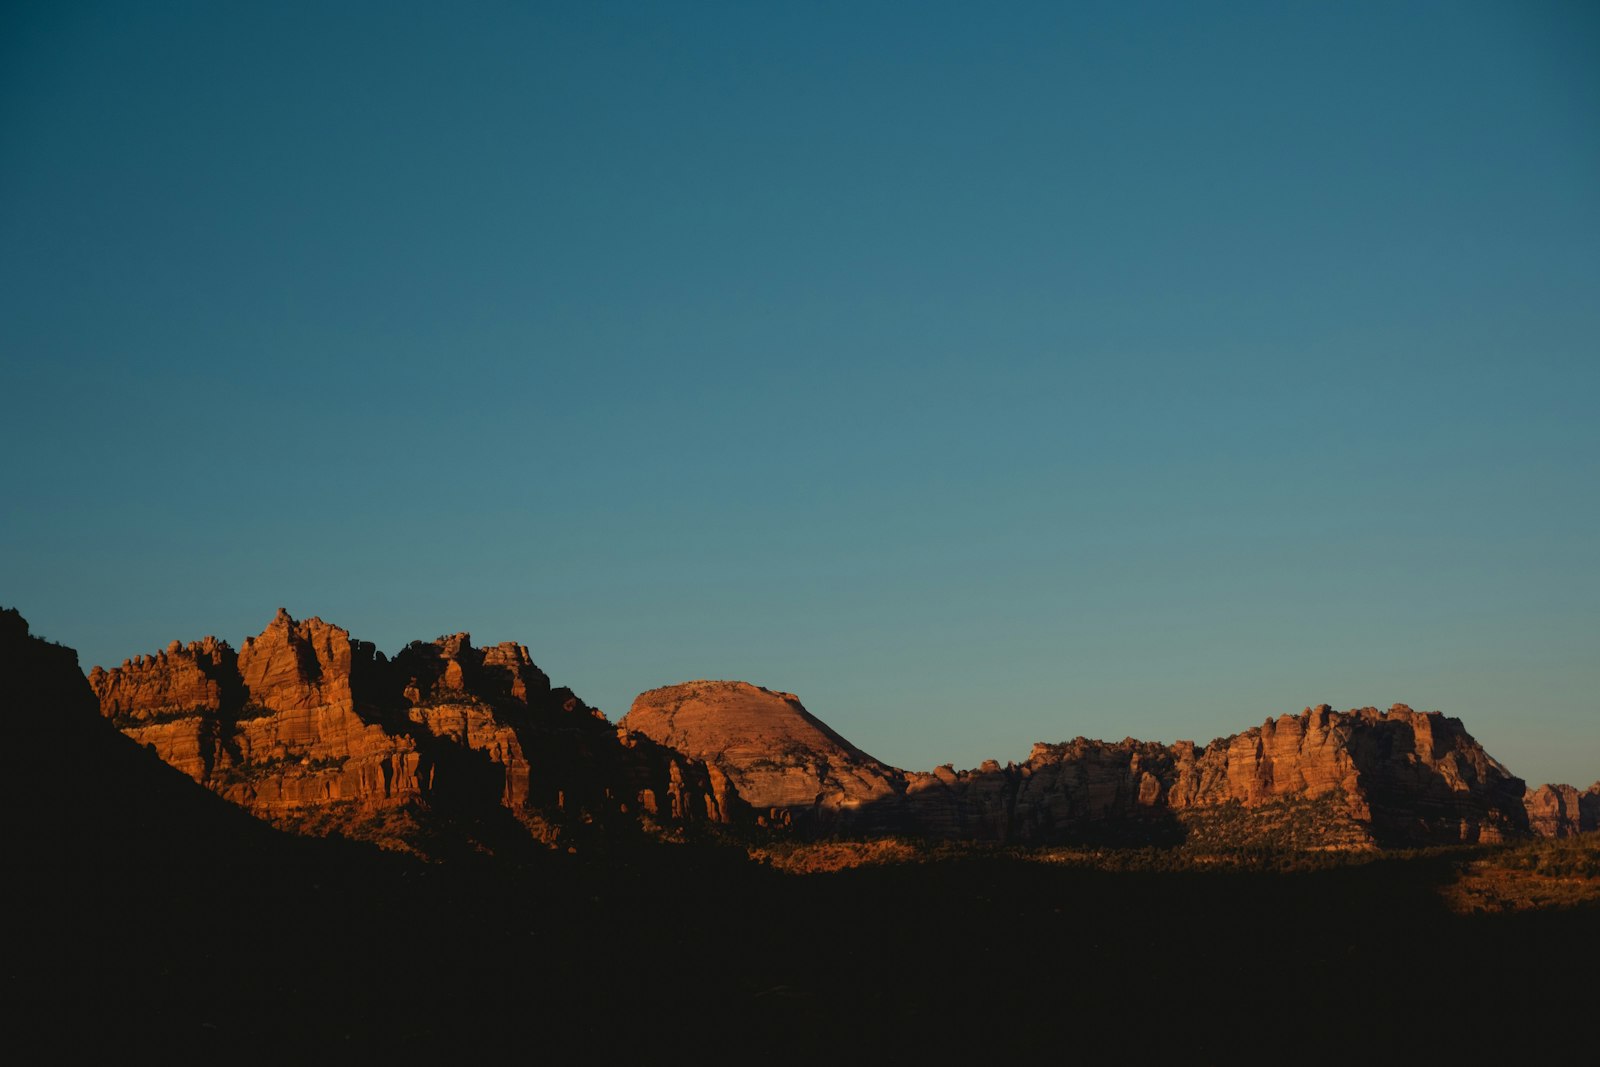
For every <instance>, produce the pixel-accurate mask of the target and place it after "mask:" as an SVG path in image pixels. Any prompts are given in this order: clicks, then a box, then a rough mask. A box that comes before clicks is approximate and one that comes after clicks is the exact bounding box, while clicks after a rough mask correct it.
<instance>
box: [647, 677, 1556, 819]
mask: <svg viewBox="0 0 1600 1067" xmlns="http://www.w3.org/2000/svg"><path fill="white" fill-rule="evenodd" d="M622 722H623V726H624V727H625V728H627V729H629V730H631V731H635V732H637V733H642V734H645V735H647V736H650V737H654V738H655V739H656V740H657V741H660V742H661V743H662V744H665V745H668V746H671V747H673V748H676V749H677V750H679V751H681V752H683V753H684V754H685V755H687V756H691V757H694V758H696V759H701V760H704V761H706V763H707V764H708V765H709V766H713V767H719V768H721V770H722V771H723V773H725V774H726V775H727V776H728V777H729V778H730V779H732V780H733V781H734V782H735V783H736V785H737V786H738V789H739V792H740V795H741V796H742V797H744V798H745V799H746V800H747V801H748V802H749V803H750V804H751V805H752V806H753V807H755V808H756V809H758V810H765V811H766V812H767V813H768V817H769V818H772V819H781V820H785V821H788V822H789V823H791V824H797V825H800V826H802V827H805V828H808V829H810V830H811V831H813V832H819V831H820V832H846V833H867V834H872V833H885V832H887V833H900V834H909V835H915V836H924V837H933V838H941V839H951V840H975V841H994V842H1016V843H1027V844H1044V843H1074V842H1089V843H1107V844H1176V843H1179V842H1189V843H1192V844H1200V845H1207V844H1209V845H1215V846H1218V847H1234V846H1259V845H1273V846H1278V847H1285V848H1296V849H1306V848H1311V849H1321V848H1340V849H1343V848H1370V847H1374V846H1379V847H1388V846H1400V845H1425V844H1445V843H1461V842H1492V841H1499V840H1503V839H1506V838H1510V837H1517V836H1524V835H1527V834H1528V833H1530V832H1533V833H1556V832H1562V831H1560V829H1559V828H1560V827H1572V828H1574V832H1575V830H1576V828H1580V827H1581V826H1586V825H1587V824H1583V823H1582V822H1581V815H1580V814H1578V813H1579V812H1580V808H1581V804H1580V801H1579V800H1578V799H1577V794H1576V793H1575V791H1572V790H1570V787H1568V791H1567V792H1566V793H1561V792H1559V791H1558V792H1555V793H1553V794H1548V795H1547V792H1546V791H1540V793H1538V794H1537V797H1538V798H1540V799H1539V800H1538V802H1537V803H1538V804H1542V805H1544V806H1543V807H1540V808H1539V809H1538V810H1539V811H1540V812H1546V811H1548V812H1549V814H1548V815H1541V816H1539V817H1536V818H1534V819H1533V820H1532V821H1531V822H1530V812H1531V811H1533V810H1534V807H1535V806H1536V805H1535V803H1534V801H1533V800H1531V799H1530V800H1529V801H1527V802H1525V800H1524V794H1525V786H1524V783H1523V782H1522V780H1521V779H1518V778H1516V777H1514V776H1513V775H1511V774H1510V773H1509V772H1508V771H1507V770H1506V769H1505V768H1504V767H1503V766H1501V765H1500V764H1499V763H1498V762H1497V761H1495V760H1494V759H1493V758H1492V757H1491V756H1489V754H1488V753H1486V752H1485V751H1484V750H1483V748H1482V746H1480V745H1479V744H1478V743H1477V742H1476V741H1475V740H1473V738H1472V737H1471V735H1469V734H1468V733H1467V732H1466V730H1465V729H1464V728H1463V727H1462V725H1461V723H1460V721H1459V720H1457V719H1451V718H1447V717H1446V716H1444V715H1441V714H1439V713H1438V712H1417V711H1413V710H1412V709H1411V708H1408V707H1406V706H1404V705H1396V706H1394V707H1392V708H1390V709H1388V710H1387V711H1379V710H1377V709H1375V708H1361V709H1357V710H1354V711H1348V712H1339V711H1334V710H1333V709H1331V708H1329V707H1327V706H1326V705H1321V706H1318V707H1316V708H1307V709H1306V710H1305V711H1303V712H1302V713H1301V714H1299V715H1284V716H1280V717H1279V718H1277V719H1269V720H1267V721H1266V722H1264V723H1263V724H1262V725H1260V726H1258V727H1252V728H1251V729H1249V730H1246V731H1244V732H1243V733H1240V734H1237V735H1234V736H1232V737H1225V738H1221V739H1219V740H1216V741H1213V742H1211V743H1210V744H1208V745H1205V746H1199V745H1196V744H1194V743H1193V742H1188V741H1180V742H1178V743H1177V744H1174V745H1161V744H1156V743H1152V742H1143V741H1136V740H1134V739H1132V738H1129V739H1126V740H1123V741H1119V742H1114V743H1111V742H1103V741H1091V740H1087V739H1085V738H1077V739H1076V740H1073V741H1069V742H1066V743H1064V744H1038V745H1035V746H1034V748H1033V751H1032V752H1031V753H1029V755H1028V757H1027V759H1025V760H1024V761H1022V762H1021V763H1008V764H1006V765H1004V766H1002V765H1000V764H999V763H998V762H994V761H990V762H986V763H985V764H983V765H982V766H981V767H979V768H977V769H975V770H965V771H957V770H956V769H955V768H954V767H951V766H943V767H939V768H936V769H935V770H933V771H930V772H909V771H903V770H900V769H898V768H894V767H890V766H888V765H887V764H885V763H883V762H882V761H880V760H877V759H874V758H873V757H871V756H869V755H867V754H866V753H865V752H862V751H861V750H860V749H859V748H857V747H855V746H854V745H851V744H850V743H849V742H848V741H846V740H844V739H843V738H841V737H840V736H839V735H838V734H836V733H834V732H833V731H832V730H829V729H828V728H827V727H826V726H824V725H823V724H822V723H821V722H820V721H819V720H817V719H816V717H815V716H813V715H811V714H810V713H809V712H808V711H806V709H805V708H804V707H803V706H802V705H801V704H800V702H799V701H798V700H797V699H796V698H795V697H794V696H793V695H791V694H787V693H775V692H771V691H768V690H765V689H759V688H757V687H755V686H751V685H748V684H746V683H743V682H706V681H701V682H690V683H686V684H684V685H678V686H669V687H666V688H663V689H656V690H652V691H650V692H648V693H645V694H643V695H641V696H640V697H639V698H638V700H637V701H635V703H634V705H633V708H632V709H631V710H630V711H629V713H628V715H627V716H626V717H625V718H624V719H623V720H622ZM1549 788H1550V787H1547V790H1548V789H1549ZM1569 794H1570V795H1569ZM1587 795H1588V794H1585V796H1587ZM1528 796H1529V797H1530V798H1533V797H1535V796H1536V795H1535V794H1528ZM1568 812H1571V813H1574V814H1572V815H1568V814H1566V813H1568Z"/></svg>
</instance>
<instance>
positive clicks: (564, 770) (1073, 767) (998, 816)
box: [8, 610, 1600, 850]
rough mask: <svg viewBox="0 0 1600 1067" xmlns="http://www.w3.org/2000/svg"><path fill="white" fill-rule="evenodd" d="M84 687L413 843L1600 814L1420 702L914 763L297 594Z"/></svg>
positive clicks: (143, 738)
mask: <svg viewBox="0 0 1600 1067" xmlns="http://www.w3.org/2000/svg"><path fill="white" fill-rule="evenodd" d="M12 614H13V615H14V613H12ZM8 618H9V616H8ZM17 618H18V620H19V621H20V617H17ZM22 625H23V630H24V632H25V630H26V627H25V624H22ZM29 647H32V646H29ZM65 651H66V652H67V653H70V650H65ZM39 655H42V656H43V659H42V660H40V662H45V661H48V660H49V656H48V655H44V654H43V653H40V654H39ZM36 658H37V657H36ZM63 662H65V660H63ZM72 662H73V663H74V664H75V662H76V661H75V659H74V660H73V661H72ZM41 669H42V668H41ZM74 671H75V667H74ZM56 673H60V671H59V670H58V671H57V672H56ZM78 677H79V678H81V677H82V676H81V675H78ZM69 688H70V687H69ZM85 690H87V692H88V693H89V694H92V700H93V701H94V702H96V703H97V706H98V711H99V714H100V715H101V716H102V717H104V718H105V719H107V720H109V721H110V722H111V723H113V724H115V725H116V726H117V727H118V728H119V729H120V730H121V731H122V732H123V733H124V734H126V735H127V736H128V737H129V738H131V739H133V740H134V741H135V742H137V743H138V744H139V745H142V746H144V747H145V748H147V749H149V750H151V751H153V752H155V753H156V754H157V755H159V756H160V758H161V759H162V760H164V761H166V762H167V763H168V764H170V765H172V766H173V767H175V768H178V769H179V770H181V771H182V772H183V773H184V774H185V775H187V776H188V777H189V778H191V779H192V780H193V781H195V782H198V783H200V784H201V785H203V786H205V787H206V788H207V789H209V790H211V791H212V792H214V793H217V794H220V795H222V796H224V797H226V798H228V799H229V800H232V801H234V802H235V803H236V804H238V805H240V806H242V807H244V808H246V809H248V810H250V811H251V812H254V813H255V814H257V815H259V816H261V817H263V818H265V819H267V820H268V821H271V822H273V823H275V824H276V825H278V826H280V827H286V828H290V829H295V830H297V831H301V832H310V833H319V834H327V833H332V832H335V831H337V832H338V833H341V834H344V835H346V836H352V837H364V838H367V839H369V840H376V841H379V842H380V843H384V844H391V845H399V846H402V847H417V848H421V847H422V846H419V845H418V844H417V842H418V841H419V840H421V839H422V838H424V837H426V836H427V835H428V834H429V833H434V834H435V837H436V838H438V837H439V833H438V832H437V830H438V828H437V826H433V829H432V830H430V829H429V826H430V825H432V824H429V825H423V824H424V823H427V821H428V820H429V819H436V818H437V819H444V818H448V819H453V820H455V822H454V823H453V824H452V825H453V826H455V827H457V828H459V826H461V825H467V824H470V825H471V826H474V827H480V828H481V827H483V826H489V825H491V824H492V825H499V824H500V823H502V822H503V823H506V825H508V826H512V827H514V828H515V830H516V834H517V835H520V839H521V840H523V841H526V840H528V838H529V837H530V836H531V838H532V839H534V840H537V841H541V842H544V843H547V844H557V843H559V844H564V845H571V844H574V843H578V842H582V841H590V842H595V841H603V840H611V839H615V838H616V836H617V835H618V834H623V835H626V834H637V833H641V832H644V833H649V834H657V835H661V834H665V835H669V836H672V835H679V834H681V832H682V831H684V830H685V829H687V828H688V827H690V826H691V825H693V824H702V825H707V826H728V825H733V826H743V827H750V828H752V829H753V830H754V831H756V832H758V833H766V832H774V833H779V834H784V835H791V836H794V837H800V838H805V837H816V836H824V835H831V834H848V835H854V836H866V837H875V836H884V835H906V836H918V837H925V838H933V839H944V840H963V841H981V842H1005V843H1019V844H1053V843H1065V844H1077V843H1083V844H1104V845H1176V844H1180V843H1185V844H1188V845H1192V846H1198V847H1201V848H1212V847H1214V848H1225V849H1226V848H1241V847H1248V848H1258V847H1271V848H1279V849H1290V850H1306V849H1365V848H1374V847H1378V848H1385V847H1403V846H1415V845H1431V844H1451V843H1472V842H1493V841H1499V840H1504V839H1508V838H1516V837H1521V836H1528V835H1544V836H1565V835H1570V834H1575V833H1581V832H1585V831H1590V830H1595V829H1597V828H1600V783H1596V784H1595V785H1594V786H1592V787H1590V788H1589V789H1588V790H1587V791H1584V792H1581V793H1580V792H1579V791H1578V790H1576V789H1575V788H1573V787H1571V786H1555V785H1551V786H1543V787H1541V788H1539V789H1537V790H1529V789H1527V787H1526V785H1525V783H1524V782H1523V781H1522V780H1521V779H1519V778H1516V777H1514V776H1513V775H1511V774H1510V772H1508V771H1507V770H1506V768H1504V767H1503V766H1501V765H1500V764H1499V763H1498V762H1496V761H1495V760H1494V759H1493V758H1492V757H1490V756H1489V755H1488V753H1486V752H1485V751H1484V750H1483V748H1482V746H1480V745H1479V744H1478V743H1477V742H1476V741H1475V740H1473V738H1472V737H1471V735H1470V734H1468V733H1467V731H1466V730H1465V728H1464V727H1463V726H1462V724H1461V723H1460V721H1459V720H1457V719H1452V718H1448V717H1446V716H1444V715H1442V714H1440V713H1438V712H1418V711H1413V710H1412V709H1411V708H1409V707H1406V706H1405V705H1398V704H1397V705H1395V706H1394V707H1391V708H1389V709H1388V710H1385V711H1380V710H1378V709H1375V708H1359V709H1355V710H1352V711H1346V712H1340V711H1334V710H1333V709H1331V708H1329V707H1328V706H1327V705H1319V706H1317V707H1315V708H1307V709H1306V710H1305V711H1303V712H1301V713H1300V714H1299V715H1283V716H1279V717H1277V718H1275V719H1268V720H1267V721H1265V722H1263V723H1262V724H1261V725H1260V726H1256V727H1252V728H1250V729H1248V730H1245V731H1244V732H1243V733H1240V734H1236V735H1233V736H1229V737H1224V738H1220V739H1218V740H1215V741H1212V742H1210V743H1209V744H1206V745H1203V746H1202V745H1197V744H1195V743H1193V742H1190V741H1179V742H1177V743H1175V744H1171V745H1165V744H1158V743H1155V742H1147V741H1137V740H1134V739H1133V738H1127V739H1124V740H1122V741H1117V742H1105V741H1093V740H1088V739H1086V738H1081V737H1080V738H1076V739H1074V740H1072V741H1068V742H1063V743H1057V744H1037V745H1035V746H1034V747H1033V750H1032V751H1031V752H1030V753H1029V754H1028V756H1027V758H1026V759H1024V760H1023V761H1022V762H1020V763H1007V764H1005V765H1001V764H1000V763H998V762H995V761H988V762H986V763H984V764H983V765H982V766H980V767H978V768H976V769H972V770H956V769H955V768H954V767H952V766H949V765H946V766H942V767H938V768H935V769H933V770H931V771H905V770H902V769H900V768H896V767H892V766H889V765H888V764H885V763H883V762H882V761H881V760H878V759H875V758H873V757H872V756H871V755H869V754H867V753H866V752H863V751H862V750H861V749H860V748H858V747H856V746H855V745H853V744H851V743H850V742H849V741H848V740H846V739H845V738H844V737H842V736H840V735H839V734H838V733H837V732H836V731H834V730H832V729H831V728H829V727H828V726H827V725H826V724H825V723H823V722H822V721H821V720H820V719H818V718H817V717H816V716H814V715H812V714H811V713H810V712H809V711H807V710H806V708H805V707H804V705H802V704H801V702H800V700H799V698H797V697H796V696H794V695H793V694H790V693H781V692H774V691H772V690H768V689H763V688H760V687H758V686H754V685H750V684H748V683H745V682H734V681H699V682H689V683H684V684H682V685H674V686H667V687H664V688H661V689H654V690H651V691H649V692H647V693H644V694H641V695H640V696H639V698H638V699H637V700H636V701H635V702H634V704H633V707H632V709H631V710H630V711H629V713H628V714H627V716H626V717H624V718H623V720H622V721H621V722H620V723H619V724H617V725H615V726H613V725H612V724H611V723H610V722H608V721H607V720H606V718H605V717H604V716H603V715H602V714H601V713H599V712H598V711H595V710H594V709H592V708H590V707H589V706H588V705H587V704H585V703H584V702H583V701H582V700H581V699H579V698H578V697H577V696H576V695H575V694H573V693H572V692H571V691H570V690H568V689H561V688H555V687H552V685H551V684H550V679H549V678H548V676H547V675H546V674H545V673H544V672H543V671H541V670H540V669H539V668H538V667H537V666H536V665H535V664H534V662H533V660H532V658H531V657H530V656H529V654H528V650H527V649H526V648H525V647H523V646H522V645H519V644H514V643H503V644H498V645H494V646H492V647H488V648H477V647H475V646H474V645H473V644H472V641H471V638H470V636H469V635H468V634H465V633H458V634H451V635H447V636H443V637H440V638H438V639H436V640H433V641H414V642H412V643H411V644H409V645H407V646H406V647H405V648H403V649H401V650H400V651H399V652H397V653H396V654H395V656H394V657H393V659H389V658H387V657H385V656H384V654H383V653H381V652H379V651H377V650H376V649H375V648H374V647H373V646H372V645H371V644H369V643H367V642H364V641H359V640H356V639H354V638H352V637H351V635H350V634H349V633H348V632H347V631H345V630H343V629H341V628H340V627H338V626H334V625H332V624H329V623H326V622H323V621H322V620H321V619H317V618H311V619H306V620H303V621H299V620H296V619H293V618H291V617H290V616H289V615H288V613H287V612H285V611H282V610H280V611H279V612H278V614H277V616H276V617H275V618H273V620H272V621H271V623H269V624H268V626H267V627H266V629H265V630H263V631H262V632H261V634H259V635H258V636H256V637H252V638H249V639H247V640H246V641H245V642H244V644H243V647H242V648H240V649H239V650H238V651H237V652H236V651H235V650H234V649H232V648H231V647H229V645H228V644H227V643H226V642H223V641H219V640H217V639H215V638H211V637H207V638H204V639H202V640H200V641H196V642H193V643H190V644H187V645H185V644H182V643H180V642H176V641H175V642H173V643H171V644H170V645H168V646H167V647H166V648H165V649H164V650H162V651H160V652H157V653H155V654H153V655H142V656H138V657H135V658H133V659H131V660H126V661H124V662H123V663H122V665H121V666H119V667H116V668H114V669H112V670H104V669H102V668H100V667H96V668H94V670H92V671H91V672H90V674H89V676H88V685H87V687H83V686H81V685H80V686H78V688H77V692H78V694H79V697H78V698H79V699H80V700H81V699H82V698H83V697H84V695H85ZM64 691H65V690H64ZM63 699H66V698H65V697H64V698H63ZM397 813H399V814H397ZM402 816H403V817H402ZM497 820H498V821H497ZM763 827H764V828H765V829H762V828H763ZM456 832H457V830H456V829H452V830H450V831H449V833H456ZM472 832H473V833H476V832H478V831H477V830H474V831H472ZM474 840H476V839H474ZM473 847H477V846H476V845H474V846H473Z"/></svg>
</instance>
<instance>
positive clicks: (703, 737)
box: [620, 681, 904, 825]
mask: <svg viewBox="0 0 1600 1067" xmlns="http://www.w3.org/2000/svg"><path fill="white" fill-rule="evenodd" d="M620 725H621V727H622V728H623V729H624V730H627V731H629V732H630V733H635V734H638V735H642V736H645V737H649V738H653V739H654V740H655V741H657V742H659V743H661V744H662V745H665V746H667V747H668V748H671V749H675V750H677V751H679V752H682V753H684V754H686V755H688V756H690V757H692V758H694V759H695V760H703V761H704V762H705V763H706V765H707V766H709V767H714V768H717V769H718V770H719V771H720V772H722V774H723V775H725V777H726V779H727V780H729V781H731V783H732V786H733V788H734V789H735V790H737V792H738V795H739V797H741V798H742V799H743V800H744V801H745V802H746V803H747V804H749V805H750V806H751V807H752V808H754V809H756V811H757V812H760V813H761V814H760V815H758V818H759V819H760V820H761V821H767V820H769V819H777V820H779V821H784V820H789V821H793V820H794V819H796V818H798V819H800V820H802V822H805V823H808V824H809V823H822V824H827V825H832V824H835V823H837V822H839V821H840V819H841V816H842V815H843V813H845V812H846V811H855V812H861V811H870V810H871V808H872V806H873V805H875V804H879V803H881V802H883V801H887V800H891V799H893V798H894V797H896V796H897V795H898V794H899V793H901V792H904V784H903V781H902V779H903V777H904V776H903V775H902V774H901V772H899V771H897V770H895V769H894V768H892V767H888V766H885V765H884V764H883V763H880V762H879V761H878V760H875V759H873V758H872V757H871V756H869V755H867V754H866V753H865V752H863V751H861V750H860V749H859V748H857V747H855V746H854V745H852V744H851V743H850V742H848V741H846V740H845V739H844V738H842V737H840V736H839V735H838V734H836V733H834V732H833V730H831V729H829V728H828V726H827V725H826V724H825V723H823V722H822V721H821V720H820V719H818V718H817V717H816V716H814V715H812V714H811V713H810V712H808V711H806V709H805V707H804V706H803V705H802V704H801V703H800V700H799V698H798V697H796V696H795V695H794V694H792V693H776V692H773V691H772V690H770V689H763V688H760V687H759V686H754V685H750V684H749V683H747V682H712V681H700V682H688V683H685V684H683V685H674V686H667V687H665V688H662V689H653V690H651V691H650V692H648V693H644V694H641V695H640V696H639V697H638V699H636V700H635V701H634V702H633V707H632V708H631V709H630V710H629V711H628V714H627V715H625V716H623V718H622V722H621V724H620ZM868 821H869V822H870V819H869V820H868ZM860 823H861V819H859V818H858V819H856V820H854V821H853V822H852V825H859V824H860Z"/></svg>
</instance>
